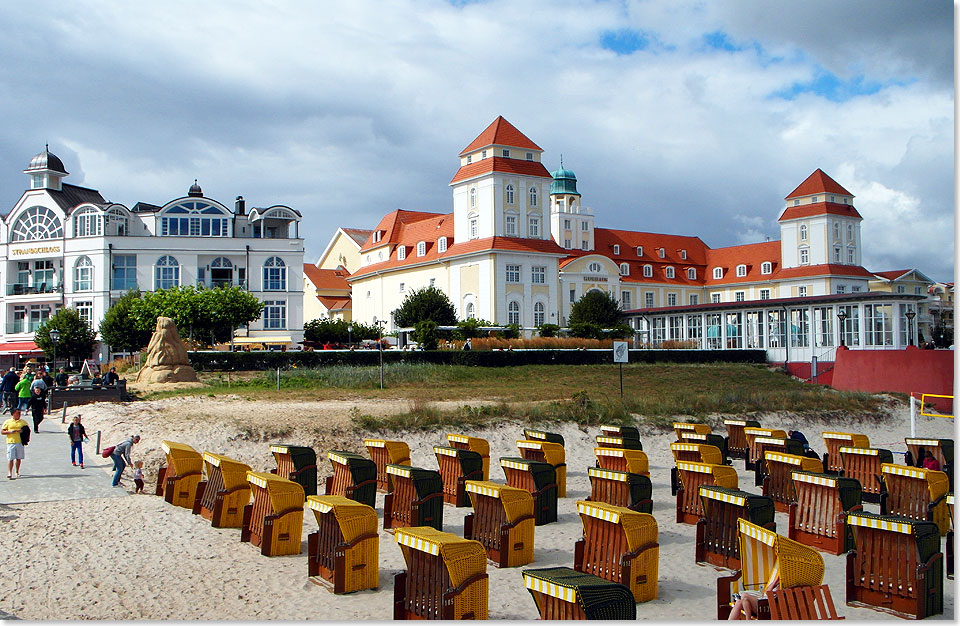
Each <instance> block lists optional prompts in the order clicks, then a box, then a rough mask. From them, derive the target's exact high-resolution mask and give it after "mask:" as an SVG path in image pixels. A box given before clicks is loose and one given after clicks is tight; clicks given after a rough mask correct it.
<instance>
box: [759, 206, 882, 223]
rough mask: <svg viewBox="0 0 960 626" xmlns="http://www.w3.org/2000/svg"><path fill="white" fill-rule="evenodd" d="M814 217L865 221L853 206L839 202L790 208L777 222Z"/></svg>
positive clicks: (784, 211) (785, 210)
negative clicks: (839, 217) (833, 216)
mask: <svg viewBox="0 0 960 626" xmlns="http://www.w3.org/2000/svg"><path fill="white" fill-rule="evenodd" d="M814 215H842V216H844V217H855V218H857V219H863V218H862V217H861V216H860V213H858V212H857V210H856V209H855V208H853V205H852V204H839V203H837V202H814V203H813V204H801V205H799V206H788V207H787V208H786V209H784V210H783V214H782V215H781V216H780V218H779V219H778V220H777V221H779V222H782V221H784V220H795V219H799V218H801V217H813V216H814Z"/></svg>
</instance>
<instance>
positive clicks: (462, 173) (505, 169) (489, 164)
mask: <svg viewBox="0 0 960 626" xmlns="http://www.w3.org/2000/svg"><path fill="white" fill-rule="evenodd" d="M490 172H501V173H505V174H520V175H523V176H537V177H540V178H552V177H551V176H550V172H549V171H547V168H546V167H544V165H543V163H541V162H540V161H527V160H524V159H511V158H509V157H497V156H495V157H488V158H486V159H481V160H479V161H474V162H473V163H468V164H466V165H462V166H461V167H460V169H458V170H457V173H456V174H454V175H453V179H452V180H451V181H450V184H451V185H452V184H453V183H456V182H459V181H461V180H466V179H468V178H473V177H474V176H480V175H482V174H489V173H490Z"/></svg>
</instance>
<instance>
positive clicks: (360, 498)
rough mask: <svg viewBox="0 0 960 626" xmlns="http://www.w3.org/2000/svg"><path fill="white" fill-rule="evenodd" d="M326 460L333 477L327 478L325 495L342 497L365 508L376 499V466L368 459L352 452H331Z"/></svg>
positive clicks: (371, 504)
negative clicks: (363, 505) (331, 469)
mask: <svg viewBox="0 0 960 626" xmlns="http://www.w3.org/2000/svg"><path fill="white" fill-rule="evenodd" d="M327 459H328V460H329V461H330V465H331V466H333V475H332V476H327V481H326V495H328V496H344V497H346V498H350V499H351V500H356V501H357V502H362V503H363V504H366V505H367V506H374V504H375V502H376V499H377V466H376V464H375V463H374V462H373V461H371V460H370V459H367V458H364V457H362V456H360V455H359V454H354V453H353V452H344V451H343V450H331V451H330V452H327Z"/></svg>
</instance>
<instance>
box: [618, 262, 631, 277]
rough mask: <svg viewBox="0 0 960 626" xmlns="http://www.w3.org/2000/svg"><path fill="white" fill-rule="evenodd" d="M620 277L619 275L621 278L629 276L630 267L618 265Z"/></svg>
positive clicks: (623, 264)
mask: <svg viewBox="0 0 960 626" xmlns="http://www.w3.org/2000/svg"><path fill="white" fill-rule="evenodd" d="M620 275H621V276H629V275H630V266H629V265H627V264H626V263H621V264H620Z"/></svg>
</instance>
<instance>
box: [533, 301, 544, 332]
mask: <svg viewBox="0 0 960 626" xmlns="http://www.w3.org/2000/svg"><path fill="white" fill-rule="evenodd" d="M545 311H546V309H545V308H544V306H543V302H537V303H536V304H534V305H533V325H534V326H536V327H538V328H539V327H540V326H543V322H544V321H545V320H546V313H545Z"/></svg>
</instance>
